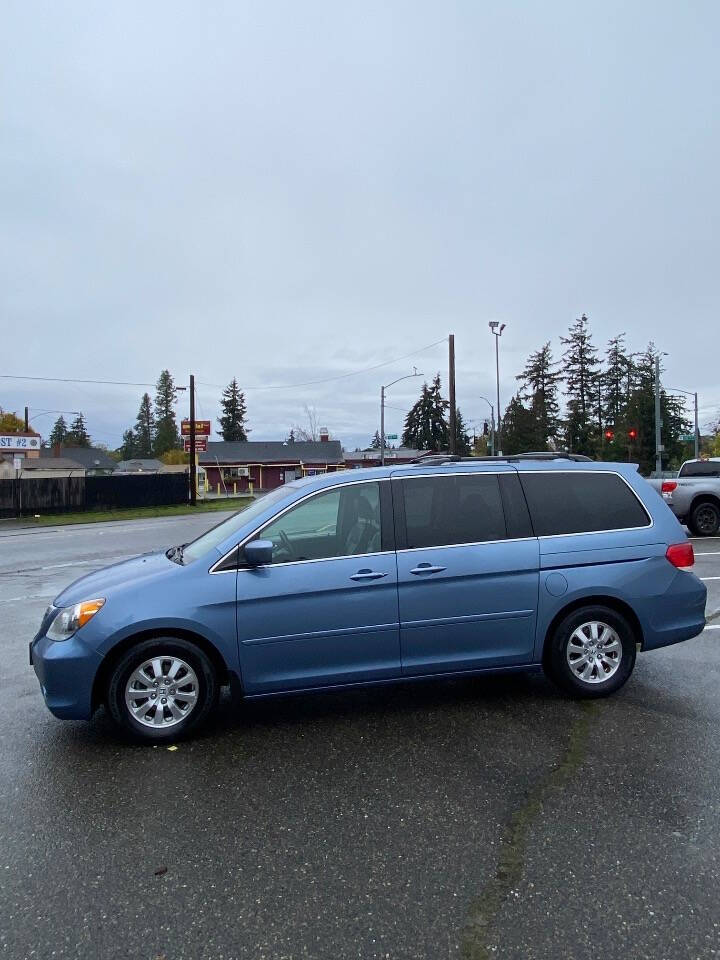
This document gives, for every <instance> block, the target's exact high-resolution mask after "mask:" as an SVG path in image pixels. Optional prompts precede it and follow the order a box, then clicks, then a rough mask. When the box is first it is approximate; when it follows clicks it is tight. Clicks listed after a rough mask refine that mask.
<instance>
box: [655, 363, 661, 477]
mask: <svg viewBox="0 0 720 960" xmlns="http://www.w3.org/2000/svg"><path fill="white" fill-rule="evenodd" d="M655 470H656V472H657V475H658V477H661V476H662V420H661V410H660V354H658V355H657V356H656V357H655Z"/></svg>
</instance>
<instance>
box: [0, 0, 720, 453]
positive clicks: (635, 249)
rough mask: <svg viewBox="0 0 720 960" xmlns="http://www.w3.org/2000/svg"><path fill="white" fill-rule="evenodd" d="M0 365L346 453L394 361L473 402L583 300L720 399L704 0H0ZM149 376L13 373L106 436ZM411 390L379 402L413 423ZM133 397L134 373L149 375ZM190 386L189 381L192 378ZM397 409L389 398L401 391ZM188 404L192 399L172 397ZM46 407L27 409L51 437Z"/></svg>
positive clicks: (715, 11) (708, 414) (19, 393)
mask: <svg viewBox="0 0 720 960" xmlns="http://www.w3.org/2000/svg"><path fill="white" fill-rule="evenodd" d="M0 10H1V12H0V83H1V90H0V97H1V99H0V110H1V111H2V113H1V117H0V310H1V329H0V373H1V374H14V375H21V374H22V375H31V376H37V377H76V378H93V379H108V380H125V381H137V382H140V383H145V382H147V383H150V384H152V383H154V381H155V380H156V379H157V375H158V372H159V371H160V369H162V368H163V367H168V368H169V369H170V370H171V372H172V373H173V375H174V376H175V377H176V380H177V382H178V383H186V382H187V376H188V373H189V372H194V373H195V375H196V377H197V379H198V381H199V382H200V383H201V384H202V385H201V386H200V391H199V400H200V407H199V414H200V415H204V416H207V417H215V416H216V415H217V399H218V395H219V392H220V391H219V389H217V388H216V387H214V386H205V384H219V385H221V386H222V385H223V384H225V383H227V381H228V380H230V379H231V378H232V377H233V376H236V377H237V378H238V381H239V382H240V384H241V385H242V386H243V387H245V388H246V389H247V401H248V408H249V418H250V426H251V427H252V430H253V433H252V438H254V439H282V438H284V436H286V434H287V430H288V427H289V425H290V424H292V423H294V422H298V421H302V419H303V412H302V408H303V405H304V404H309V405H311V406H313V407H315V408H316V409H317V411H318V415H319V419H320V422H321V423H322V424H323V425H325V424H326V425H327V426H328V427H329V428H330V431H331V433H332V434H333V435H334V436H336V437H338V438H340V439H342V440H343V441H344V442H345V443H346V444H347V445H349V446H351V447H352V446H355V445H356V444H359V443H362V444H364V443H365V442H367V440H368V439H369V437H370V436H371V435H372V433H373V432H374V430H375V429H376V427H377V426H378V424H379V412H378V408H379V392H380V385H381V384H382V383H388V382H389V381H390V380H393V379H395V378H396V377H400V376H402V375H403V374H404V373H407V372H410V371H411V369H412V364H416V365H417V367H418V368H419V369H420V370H421V371H423V372H424V373H426V374H427V375H428V376H431V375H432V374H434V373H435V372H436V371H437V370H441V371H442V372H443V379H444V380H445V376H446V369H447V365H446V363H447V361H446V352H445V350H446V348H445V346H444V345H439V346H436V347H434V348H432V349H430V350H427V351H425V352H423V353H419V354H418V355H417V356H416V357H413V358H410V359H405V360H398V361H397V362H395V363H391V364H389V365H387V366H386V367H383V368H380V369H377V370H373V371H370V372H366V373H363V374H359V375H357V376H352V377H346V378H345V379H342V380H336V381H334V382H330V383H327V384H318V385H311V386H303V387H297V388H295V389H273V390H259V389H253V388H257V387H260V386H268V385H277V384H281V385H282V384H294V383H298V382H304V381H307V380H314V379H320V378H325V377H333V376H336V377H337V376H340V375H343V374H347V373H351V372H353V371H356V370H360V369H363V368H366V367H369V366H372V365H374V364H378V363H382V362H383V361H386V360H392V359H393V358H396V357H401V356H403V355H404V354H408V353H411V352H413V351H415V350H418V349H420V348H422V347H423V346H425V345H427V344H430V343H433V342H434V341H437V340H438V339H440V338H441V337H444V336H445V335H446V334H447V333H449V332H454V333H455V335H456V349H457V362H458V402H459V404H460V406H461V409H462V410H463V413H464V414H465V416H466V417H467V418H468V419H475V418H477V419H478V420H480V419H482V418H483V417H484V416H486V415H487V407H486V406H485V405H484V404H483V403H482V401H481V400H479V396H480V395H485V396H488V397H492V394H493V393H494V389H495V365H494V353H493V349H494V348H493V341H492V337H491V334H490V332H489V330H488V321H489V320H491V319H498V320H501V321H503V322H505V323H506V324H507V329H506V331H505V333H504V335H503V339H502V351H501V394H502V397H503V402H504V403H506V402H507V400H508V399H509V395H510V393H511V391H514V390H515V389H516V385H515V382H514V375H515V374H516V373H517V372H519V370H520V369H521V367H522V365H523V362H524V359H525V357H526V356H527V354H528V353H529V352H530V351H531V350H533V349H536V348H537V347H539V346H541V345H542V343H543V342H544V341H546V340H552V341H553V345H554V346H555V347H556V352H557V353H559V352H560V351H559V343H558V338H559V336H560V334H562V333H563V332H565V330H566V328H567V326H568V325H569V324H570V323H571V322H572V321H573V319H574V318H575V317H576V316H578V315H579V314H580V313H582V312H583V311H585V312H586V313H587V314H588V315H589V317H590V320H591V323H592V329H593V331H594V335H595V339H596V341H597V343H598V345H600V346H602V345H604V342H605V341H606V340H607V338H609V337H610V336H612V335H613V334H615V333H617V332H620V331H626V332H627V334H628V340H629V343H630V345H631V346H632V347H633V348H637V349H639V348H642V347H643V346H644V345H645V344H646V343H647V341H648V340H649V339H651V338H652V339H654V340H655V341H656V343H657V344H658V345H659V346H660V348H661V349H663V350H666V351H667V352H668V353H669V356H668V357H667V358H666V365H667V376H666V382H667V383H668V384H669V385H670V386H673V387H684V388H687V389H691V390H694V389H697V390H698V391H699V392H700V402H701V407H702V408H703V409H702V411H701V422H706V421H707V420H709V419H711V418H712V417H713V415H717V412H718V407H720V382H719V381H720V378H719V377H718V365H719V358H720V350H719V349H718V342H719V340H720V335H719V334H720V322H719V321H718V317H719V314H720V311H719V309H718V308H719V307H720V290H719V285H720V270H719V269H718V228H719V224H720V218H719V214H720V200H719V196H720V194H719V191H718V175H719V174H718V171H719V170H720V151H719V149H718V148H719V146H720V130H719V128H718V116H719V115H720V112H719V107H720V104H719V103H718V100H719V99H720V82H719V81H720V66H719V63H720V61H719V60H718V56H717V44H718V28H719V27H720V5H718V4H717V3H716V2H715V0H707V2H697V0H687V2H684V3H677V2H658V0H651V2H639V0H633V2H631V3H628V2H627V0H621V2H615V0H610V2H608V0H602V2H597V3H591V2H582V3H578V2H577V0H567V2H557V0H546V2H543V3H539V2H534V0H533V2H530V0H528V2H525V3H509V2H507V0H502V2H500V0H498V2H495V3H482V2H477V0H473V2H467V3H450V2H447V0H443V2H439V0H438V2H435V3H424V2H418V0H412V2H392V0H389V2H388V0H382V2H378V3H375V2H370V0H362V2H358V3H350V2H346V0H343V2H336V0H327V2H324V3H314V2H310V0H304V2H303V3H298V2H297V0H291V2H286V3H273V2H269V0H262V2H258V3H244V2H241V0H234V2H231V3H218V2H202V3H201V2H199V0H198V2H195V3H185V2H179V0H172V2H159V0H153V2H151V3H148V2H147V0H142V2H130V0H123V2H122V3H108V2H104V3H97V2H92V3H82V2H79V0H74V2H60V0H50V2H47V3H36V2H32V0H19V2H11V0H3V3H2V6H1V7H0ZM142 391H143V388H142V387H121V386H115V387H110V386H108V387H98V386H91V385H71V384H53V383H44V384H43V383H37V382H32V381H22V380H7V379H3V380H0V406H2V407H3V408H5V409H10V410H13V409H15V410H18V411H20V410H21V409H22V407H23V406H24V405H25V404H28V405H29V406H30V407H31V408H32V409H31V415H36V414H38V413H39V411H41V410H45V409H68V410H74V409H82V410H83V411H84V412H85V414H86V417H87V420H88V425H89V429H90V432H91V434H92V436H93V438H94V439H95V440H98V441H100V442H104V443H107V444H109V445H110V446H112V447H114V446H117V445H119V443H120V442H121V436H122V432H123V429H125V427H127V426H128V425H130V424H131V423H132V422H133V421H134V418H135V415H136V412H137V407H138V403H139V399H140V395H141V394H142ZM417 392H418V382H416V381H409V382H406V383H404V384H398V386H397V387H396V388H394V389H393V390H392V391H391V393H390V394H389V395H388V403H389V404H391V406H392V408H391V409H390V410H389V411H388V423H387V430H388V432H400V430H401V427H402V419H403V411H404V410H405V409H407V406H408V405H409V403H410V402H411V401H412V400H413V399H414V398H415V396H416V394H417ZM151 393H152V390H151ZM186 396H187V395H186ZM396 407H397V408H400V409H395V408H396ZM179 413H181V414H184V413H186V399H183V400H182V401H181V403H180V405H179ZM53 420H54V416H38V417H37V419H35V420H34V425H35V426H36V427H37V428H38V429H39V430H40V432H41V433H42V434H43V435H44V436H47V433H48V432H49V430H50V427H51V426H52V421H53Z"/></svg>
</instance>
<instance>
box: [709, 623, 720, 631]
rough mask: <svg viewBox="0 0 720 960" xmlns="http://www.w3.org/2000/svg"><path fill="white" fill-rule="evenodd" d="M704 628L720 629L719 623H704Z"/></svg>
mask: <svg viewBox="0 0 720 960" xmlns="http://www.w3.org/2000/svg"><path fill="white" fill-rule="evenodd" d="M705 629H706V630H720V623H706V624H705Z"/></svg>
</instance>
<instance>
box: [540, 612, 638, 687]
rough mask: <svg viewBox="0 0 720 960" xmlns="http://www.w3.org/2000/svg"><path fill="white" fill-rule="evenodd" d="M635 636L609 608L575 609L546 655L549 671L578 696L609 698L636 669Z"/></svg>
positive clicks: (559, 683) (556, 634)
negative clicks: (634, 668)
mask: <svg viewBox="0 0 720 960" xmlns="http://www.w3.org/2000/svg"><path fill="white" fill-rule="evenodd" d="M635 642H636V640H635V634H634V632H633V630H632V627H631V626H630V624H629V623H628V622H627V620H626V619H625V618H624V617H623V616H622V615H621V614H619V613H617V612H616V611H615V610H612V609H611V608H609V607H602V606H592V607H591V606H588V607H581V608H580V609H578V610H573V611H572V613H570V614H568V616H566V617H565V618H564V619H563V620H562V621H561V622H560V623H559V624H558V625H557V627H556V628H555V631H554V633H553V635H552V637H550V638H549V642H548V646H547V649H546V653H545V662H544V666H545V670H546V672H547V673H548V675H549V676H550V678H551V679H552V680H554V681H555V683H556V684H557V685H558V686H559V687H561V688H562V689H563V690H565V691H566V692H567V693H570V694H572V695H573V696H576V697H605V696H608V694H611V693H614V692H615V691H616V690H618V689H619V688H620V687H621V686H622V685H623V684H624V683H625V681H626V680H627V679H628V677H629V676H630V674H631V673H632V670H633V667H634V666H635V650H636V647H635Z"/></svg>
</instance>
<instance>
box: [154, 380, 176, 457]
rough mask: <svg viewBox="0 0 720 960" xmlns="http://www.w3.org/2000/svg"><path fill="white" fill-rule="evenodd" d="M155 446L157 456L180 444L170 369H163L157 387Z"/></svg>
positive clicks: (173, 384) (173, 386) (174, 392)
mask: <svg viewBox="0 0 720 960" xmlns="http://www.w3.org/2000/svg"><path fill="white" fill-rule="evenodd" d="M155 390H156V392H155V446H154V453H155V456H156V457H161V456H162V455H163V453H166V452H167V451H168V450H174V449H175V448H176V447H178V446H179V445H180V437H179V434H178V428H177V423H176V421H175V409H174V405H175V399H176V390H175V383H174V382H173V378H172V377H171V376H170V371H169V370H163V371H162V373H161V374H160V376H159V377H158V382H157V386H156V388H155Z"/></svg>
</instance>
